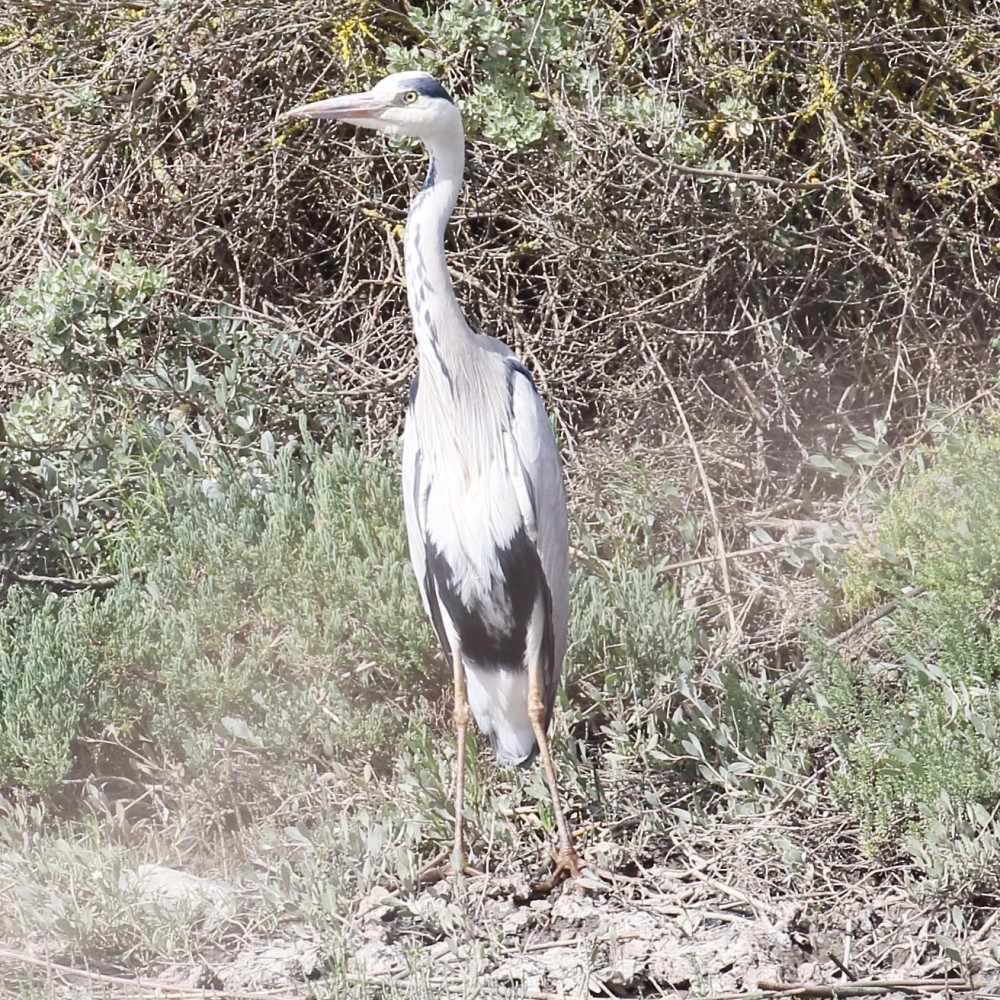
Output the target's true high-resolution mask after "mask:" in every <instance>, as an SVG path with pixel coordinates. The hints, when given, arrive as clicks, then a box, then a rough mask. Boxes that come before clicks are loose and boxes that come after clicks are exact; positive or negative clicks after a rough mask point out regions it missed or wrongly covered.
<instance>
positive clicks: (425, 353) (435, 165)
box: [403, 130, 472, 382]
mask: <svg viewBox="0 0 1000 1000" xmlns="http://www.w3.org/2000/svg"><path fill="white" fill-rule="evenodd" d="M426 145H427V150H428V153H429V154H430V166H429V169H428V173H427V181H426V183H425V184H424V186H423V187H422V188H421V189H420V192H419V193H418V194H417V197H416V198H415V199H414V201H413V204H412V205H411V206H410V213H409V216H408V217H407V220H406V233H405V235H404V238H403V256H404V260H405V268H406V292H407V297H408V298H409V301H410V312H411V314H412V315H413V330H414V333H415V334H416V338H417V351H418V355H419V359H420V370H421V372H425V371H426V372H428V373H433V374H432V375H431V377H432V378H435V379H436V377H437V376H438V375H441V376H443V377H444V378H445V379H446V380H447V381H449V382H450V369H449V360H450V359H454V358H457V357H458V356H459V352H460V351H461V349H462V346H463V344H464V342H465V341H467V340H468V339H469V338H470V337H471V336H472V331H471V330H470V329H469V325H468V323H466V321H465V316H464V315H463V314H462V310H461V309H460V308H459V305H458V300H457V299H456V298H455V289H454V287H453V286H452V283H451V275H450V274H449V273H448V263H447V261H446V260H445V255H444V232H445V229H446V228H447V225H448V219H449V218H450V217H451V213H452V209H454V207H455V202H456V201H458V193H459V191H460V190H461V187H462V174H463V172H464V168H465V142H464V137H463V136H462V133H461V130H459V131H458V133H457V135H455V134H453V135H451V136H448V137H447V138H446V139H445V140H440V141H427V143H426ZM452 367H454V366H452Z"/></svg>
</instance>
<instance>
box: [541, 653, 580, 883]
mask: <svg viewBox="0 0 1000 1000" xmlns="http://www.w3.org/2000/svg"><path fill="white" fill-rule="evenodd" d="M528 718H529V719H531V728H532V729H533V730H534V731H535V740H536V741H537V743H538V753H539V756H540V757H541V758H542V766H543V767H544V768H545V780H546V781H547V782H548V785H549V795H550V796H551V798H552V815H553V816H555V820H556V829H557V830H558V832H559V851H558V853H557V854H556V858H555V861H556V869H555V871H554V872H553V873H552V877H551V878H550V879H549V880H548V882H546V883H545V884H544V885H543V886H541V887H539V888H541V889H543V890H545V891H547V890H549V889H551V888H553V886H555V885H556V883H557V882H558V881H559V880H560V879H561V878H562V877H563V875H566V874H568V875H569V876H570V877H571V878H578V877H579V876H580V874H581V873H582V872H583V865H582V864H581V863H580V855H579V854H577V853H576V848H575V847H574V846H573V838H572V837H571V836H570V832H569V827H568V826H567V825H566V817H565V815H564V814H563V810H562V803H561V802H560V800H559V785H558V783H557V781H556V769H555V765H554V764H553V763H552V754H550V753H549V740H548V737H547V736H546V735H545V700H544V698H543V697H542V677H541V666H540V664H539V663H538V661H537V660H536V659H535V658H534V657H532V659H531V660H530V661H529V664H528Z"/></svg>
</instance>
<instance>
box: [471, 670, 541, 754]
mask: <svg viewBox="0 0 1000 1000" xmlns="http://www.w3.org/2000/svg"><path fill="white" fill-rule="evenodd" d="M465 680H466V688H467V690H468V693H469V708H471V709H472V714H473V716H474V717H475V720H476V722H477V724H478V725H479V728H480V729H481V730H482V731H483V733H484V734H485V735H486V737H487V738H488V739H489V741H490V744H491V745H492V747H493V752H494V753H495V754H496V758H497V760H498V761H500V763H501V764H512V765H515V766H517V767H527V766H528V765H529V764H530V763H531V762H532V761H533V760H534V759H535V756H536V755H537V753H538V744H537V743H536V742H535V731H534V729H532V728H531V719H530V718H529V717H528V672H527V671H526V670H511V669H508V668H505V667H481V666H477V665H475V664H471V663H469V662H468V661H466V664H465Z"/></svg>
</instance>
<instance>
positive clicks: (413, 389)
mask: <svg viewBox="0 0 1000 1000" xmlns="http://www.w3.org/2000/svg"><path fill="white" fill-rule="evenodd" d="M419 385H420V373H419V372H418V373H417V374H416V375H414V376H413V381H412V382H411V383H410V409H411V410H412V409H413V407H414V406H416V405H417V388H418V387H419Z"/></svg>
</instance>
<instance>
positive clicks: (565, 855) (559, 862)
mask: <svg viewBox="0 0 1000 1000" xmlns="http://www.w3.org/2000/svg"><path fill="white" fill-rule="evenodd" d="M552 863H553V869H552V874H551V875H550V876H549V877H548V878H547V879H546V880H545V881H544V882H540V883H538V885H534V886H532V891H533V892H538V893H542V894H548V893H550V892H552V890H553V889H554V888H555V887H556V886H557V885H559V883H560V882H562V880H563V879H566V878H568V879H578V878H579V877H580V876H581V875H582V874H583V870H584V869H583V862H582V861H581V860H580V855H579V854H577V853H576V848H575V847H574V846H573V845H572V844H562V845H560V847H559V850H558V851H556V852H555V853H554V854H553V855H552Z"/></svg>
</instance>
